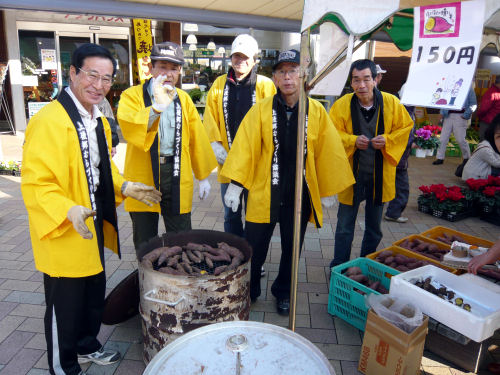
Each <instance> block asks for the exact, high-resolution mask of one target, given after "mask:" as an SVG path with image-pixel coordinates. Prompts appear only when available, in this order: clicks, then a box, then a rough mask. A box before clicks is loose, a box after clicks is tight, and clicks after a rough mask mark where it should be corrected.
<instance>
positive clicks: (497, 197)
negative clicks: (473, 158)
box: [466, 176, 500, 214]
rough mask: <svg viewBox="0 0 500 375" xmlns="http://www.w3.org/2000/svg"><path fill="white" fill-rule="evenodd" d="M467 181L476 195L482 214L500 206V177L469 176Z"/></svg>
mask: <svg viewBox="0 0 500 375" xmlns="http://www.w3.org/2000/svg"><path fill="white" fill-rule="evenodd" d="M466 183H467V185H468V186H469V189H470V190H471V191H472V193H473V194H474V196H475V200H476V202H477V207H479V211H480V214H490V213H491V212H493V211H494V210H495V208H500V177H495V176H488V178H469V179H468V180H467V181H466Z"/></svg>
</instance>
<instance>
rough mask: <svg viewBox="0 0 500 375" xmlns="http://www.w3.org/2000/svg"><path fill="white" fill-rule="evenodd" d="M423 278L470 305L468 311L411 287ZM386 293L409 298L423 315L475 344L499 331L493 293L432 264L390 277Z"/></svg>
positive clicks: (499, 304)
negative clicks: (388, 288)
mask: <svg viewBox="0 0 500 375" xmlns="http://www.w3.org/2000/svg"><path fill="white" fill-rule="evenodd" d="M427 277H431V278H432V281H433V282H437V283H439V284H443V285H444V286H446V288H447V289H448V290H453V291H454V292H455V293H456V297H461V298H462V299H463V301H464V303H468V304H469V305H470V306H471V311H470V312H469V311H466V310H464V309H463V308H462V307H458V306H456V305H455V304H452V303H450V302H448V301H447V300H443V299H441V298H439V297H438V296H436V295H434V294H432V293H430V292H427V291H425V290H424V289H421V288H419V287H418V286H416V285H414V283H415V282H416V281H419V280H425V279H426V278H427ZM389 293H390V294H391V295H393V296H395V297H405V298H411V300H412V301H413V302H414V303H415V304H416V305H417V306H418V307H420V309H422V312H423V313H424V314H426V315H428V316H430V317H431V318H434V319H436V320H437V321H438V322H440V323H443V324H444V325H446V326H448V327H450V328H452V329H454V330H455V331H457V332H459V333H461V334H463V335H464V336H467V337H469V338H471V339H472V340H474V341H477V342H481V341H483V340H484V339H487V338H488V337H490V336H492V335H493V333H494V332H495V330H497V329H498V328H500V298H499V297H498V294H497V293H494V292H492V291H491V290H489V289H487V288H481V287H479V286H478V285H477V284H476V283H473V282H470V281H469V280H467V279H465V278H462V277H459V276H456V275H453V274H452V273H450V272H446V271H445V270H442V269H441V268H438V267H435V266H432V265H428V266H424V267H420V268H417V269H414V270H411V271H408V272H404V273H401V274H399V275H396V276H393V277H392V278H391V288H390V292H389Z"/></svg>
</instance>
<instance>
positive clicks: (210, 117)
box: [203, 74, 276, 183]
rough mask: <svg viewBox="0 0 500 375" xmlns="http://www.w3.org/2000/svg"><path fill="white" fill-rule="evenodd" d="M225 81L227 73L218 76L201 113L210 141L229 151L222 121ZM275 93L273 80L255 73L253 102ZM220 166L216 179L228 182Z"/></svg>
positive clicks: (224, 125)
mask: <svg viewBox="0 0 500 375" xmlns="http://www.w3.org/2000/svg"><path fill="white" fill-rule="evenodd" d="M226 81H227V74H224V75H222V76H220V77H218V78H217V79H216V80H215V82H214V83H213V85H212V87H211V88H210V91H209V92H208V96H207V101H206V106H205V113H204V114H203V125H204V126H205V129H206V130H207V133H208V137H209V139H210V142H221V143H222V145H223V146H224V148H225V149H226V151H229V145H228V141H227V132H226V123H225V121H224V110H223V94H224V87H225V85H226ZM274 94H276V86H274V82H273V81H272V80H271V79H269V78H267V77H265V76H262V75H257V81H256V82H255V102H256V103H258V102H259V101H260V100H262V99H263V98H267V97H268V96H272V95H274ZM221 169H222V167H221V165H219V166H218V171H217V172H218V173H217V180H218V181H219V182H220V183H228V182H230V181H229V180H228V179H227V178H224V177H223V176H222V175H221V174H220V171H221Z"/></svg>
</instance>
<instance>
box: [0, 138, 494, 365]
mask: <svg viewBox="0 0 500 375" xmlns="http://www.w3.org/2000/svg"><path fill="white" fill-rule="evenodd" d="M0 140H1V142H2V146H3V147H2V148H3V154H4V159H5V160H11V159H13V160H19V159H20V158H21V156H20V154H21V151H20V145H21V144H22V138H20V137H14V136H7V135H2V136H0ZM123 147H124V146H123V145H120V149H119V153H118V156H117V164H118V165H120V164H121V163H122V162H123V155H124V152H125V151H124V148H123ZM458 162H459V160H458V159H456V158H454V159H453V158H452V159H451V160H449V159H447V160H446V161H445V164H444V165H441V166H432V165H431V159H429V158H427V159H416V158H413V157H412V158H411V160H410V166H411V167H410V171H409V172H410V182H411V185H412V186H411V197H410V202H409V205H408V208H407V210H406V211H405V215H406V216H408V217H409V218H410V220H409V221H408V223H406V224H398V223H392V222H384V223H383V232H384V239H383V241H382V243H381V245H380V248H383V247H386V246H389V245H391V244H392V242H394V241H396V240H398V239H400V238H402V237H404V236H407V235H409V234H413V233H419V232H422V231H424V230H426V229H428V228H431V227H433V226H435V225H446V226H448V227H452V228H455V229H458V230H460V231H463V232H466V233H469V234H474V235H476V236H479V237H483V238H486V239H489V240H495V239H496V238H498V233H499V228H498V227H495V226H493V225H491V224H488V223H486V222H483V221H481V220H479V219H477V218H469V219H465V220H462V221H459V222H457V223H449V222H446V221H443V220H441V219H436V218H434V217H432V216H429V215H425V214H421V213H419V212H418V211H417V209H416V206H417V204H416V198H417V195H418V186H419V185H421V184H429V183H436V182H438V181H439V182H443V183H445V184H455V183H457V182H458V179H457V178H455V177H454V176H453V171H454V169H455V167H456V165H457V164H458ZM210 180H211V182H212V192H211V193H210V196H209V198H208V199H207V200H206V201H204V202H200V201H199V200H198V198H197V197H195V199H194V206H193V215H192V218H193V228H202V229H213V230H223V215H222V203H221V199H220V191H219V187H218V184H217V183H216V178H215V174H212V176H211V177H210ZM19 184H20V178H19V177H10V176H9V177H7V176H0V375H8V374H9V375H10V374H12V375H22V374H29V375H39V374H46V373H47V370H46V369H47V358H46V352H45V350H46V345H45V339H44V334H43V313H44V295H43V285H42V282H41V280H42V277H41V274H40V273H39V272H37V271H36V270H35V268H34V264H33V256H32V252H31V244H30V239H29V232H28V223H27V215H26V211H25V208H24V204H23V201H22V198H21V193H20V188H19ZM336 212H337V207H333V208H332V209H330V210H328V211H327V212H326V214H325V221H324V225H323V228H321V229H319V230H317V229H315V228H314V227H313V226H311V225H309V227H308V230H307V234H306V240H305V247H304V251H303V254H302V257H301V260H300V268H299V285H298V291H299V295H298V308H297V310H298V311H297V332H298V333H300V334H301V335H303V336H305V337H306V338H308V339H310V340H311V341H312V342H314V343H315V344H316V345H317V346H318V347H319V348H320V349H321V350H322V351H323V353H324V354H325V355H326V356H327V357H328V359H329V360H330V361H331V363H332V365H333V366H334V367H335V371H336V373H337V374H338V375H340V374H343V375H350V374H358V371H357V370H356V369H357V362H358V359H359V354H360V345H361V342H362V332H360V331H358V330H357V329H355V328H353V327H351V326H350V325H348V324H346V323H345V322H344V321H342V320H340V319H338V318H336V317H332V316H331V315H329V314H328V313H327V303H328V280H329V269H328V264H329V262H330V259H331V258H332V256H333V231H334V229H335V224H336ZM118 214H119V227H120V238H121V240H122V252H123V257H122V259H121V260H119V259H118V258H117V257H116V256H115V255H112V254H108V257H107V264H106V268H107V277H108V285H107V286H108V291H109V290H111V289H112V288H113V287H114V286H116V285H117V283H118V282H119V281H120V280H121V279H122V278H123V277H125V276H126V275H128V274H129V273H130V272H131V270H133V269H134V268H135V266H136V262H135V260H134V257H135V253H134V250H133V245H132V228H131V222H130V219H129V216H128V214H126V213H125V212H124V211H123V208H120V209H119V210H118ZM363 227H364V222H363V210H362V209H361V210H360V215H359V217H358V221H357V228H356V236H355V239H354V245H353V254H352V257H353V258H354V257H356V256H358V255H359V249H360V245H361V236H362V228H363ZM279 256H280V244H279V231H278V230H277V231H276V233H275V236H274V237H273V240H272V249H271V251H270V253H269V257H268V260H267V263H266V265H265V267H266V270H267V271H268V272H267V276H266V277H265V278H264V279H263V281H262V282H263V283H264V284H265V285H266V287H267V288H264V290H268V287H270V285H271V283H270V281H272V280H273V279H274V278H275V277H276V273H277V272H276V270H277V267H278V262H279ZM266 297H267V298H266ZM250 318H251V319H252V320H256V321H263V322H267V323H272V324H277V325H280V326H287V325H288V318H283V317H281V316H279V315H277V314H276V313H275V301H274V299H273V297H272V296H271V294H270V293H267V296H266V295H263V296H262V297H261V298H260V299H259V300H258V301H257V302H256V303H255V304H253V305H252V311H251V316H250ZM100 339H101V340H102V342H103V343H105V345H106V346H107V347H113V348H117V349H119V350H120V352H121V353H122V354H123V360H122V361H121V362H120V363H118V364H116V365H113V366H107V367H99V366H96V365H92V366H90V367H88V368H87V371H88V374H92V375H94V374H106V375H108V374H109V375H111V374H115V375H118V374H127V375H135V374H141V373H142V371H143V370H144V364H143V363H142V360H141V350H142V344H141V342H142V337H141V331H140V321H139V319H138V318H137V317H136V318H133V319H131V320H130V321H128V322H126V323H124V324H120V325H117V326H102V329H101V333H100ZM495 343H496V344H497V346H492V347H491V349H492V354H493V355H495V356H496V360H497V361H498V360H500V355H499V348H498V346H500V340H497V341H496V342H495ZM466 373H467V372H461V371H460V369H458V368H456V367H455V366H454V365H452V364H450V363H448V362H446V361H445V360H443V359H441V358H439V357H437V356H435V355H433V354H431V353H428V352H425V357H424V359H423V361H422V374H423V375H425V374H435V375H444V374H446V375H451V374H453V375H458V374H466ZM486 373H487V372H484V371H483V372H481V374H486ZM381 375H382V374H381Z"/></svg>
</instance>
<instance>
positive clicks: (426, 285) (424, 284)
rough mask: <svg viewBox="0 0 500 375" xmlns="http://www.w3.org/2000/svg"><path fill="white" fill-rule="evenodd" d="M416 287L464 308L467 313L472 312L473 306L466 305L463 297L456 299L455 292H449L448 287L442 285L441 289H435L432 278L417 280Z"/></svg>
mask: <svg viewBox="0 0 500 375" xmlns="http://www.w3.org/2000/svg"><path fill="white" fill-rule="evenodd" d="M415 286H418V287H419V288H422V289H424V290H425V291H427V292H429V293H432V294H434V295H436V296H438V297H440V298H442V299H445V300H448V302H450V303H453V302H454V303H455V305H456V306H458V307H462V308H463V309H464V310H466V311H469V312H470V311H471V309H472V308H471V305H470V304H468V303H464V300H463V298H462V297H456V298H455V292H454V291H452V290H448V288H446V286H444V285H442V284H441V285H440V286H439V288H436V287H434V285H432V278H431V277H427V278H426V279H425V280H423V281H422V280H417V281H416V282H415ZM453 298H455V301H453Z"/></svg>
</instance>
